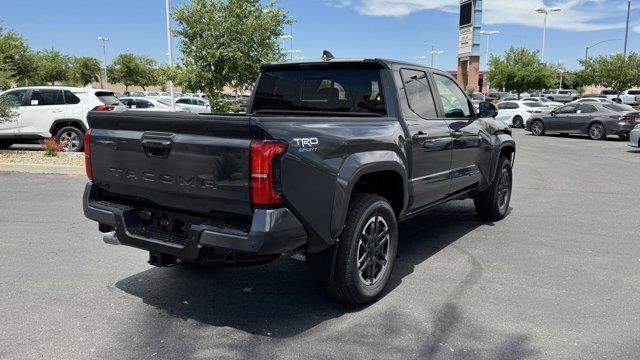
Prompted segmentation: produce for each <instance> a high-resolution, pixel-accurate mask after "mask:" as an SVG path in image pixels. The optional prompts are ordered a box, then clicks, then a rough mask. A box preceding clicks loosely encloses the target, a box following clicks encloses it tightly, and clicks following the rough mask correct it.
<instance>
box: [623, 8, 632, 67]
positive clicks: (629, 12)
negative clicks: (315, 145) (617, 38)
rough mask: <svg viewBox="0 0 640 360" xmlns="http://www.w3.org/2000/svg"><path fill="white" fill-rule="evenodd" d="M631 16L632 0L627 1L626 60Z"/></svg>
mask: <svg viewBox="0 0 640 360" xmlns="http://www.w3.org/2000/svg"><path fill="white" fill-rule="evenodd" d="M630 14H631V0H629V1H627V27H626V28H625V32H624V58H625V59H626V58H627V40H628V39H629V16H630Z"/></svg>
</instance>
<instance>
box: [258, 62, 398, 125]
mask: <svg viewBox="0 0 640 360" xmlns="http://www.w3.org/2000/svg"><path fill="white" fill-rule="evenodd" d="M265 110H266V111H269V112H271V111H273V112H277V111H283V112H286V111H293V112H295V111H300V112H308V113H313V112H332V113H346V114H348V113H364V114H366V113H370V114H377V115H386V114H387V110H386V107H385V101H384V94H383V91H382V82H381V80H380V69H376V68H371V69H370V68H363V69H358V68H355V69H354V68H345V69H340V68H310V69H300V68H296V69H279V70H275V69H274V70H272V71H266V72H264V73H263V74H262V76H261V78H260V82H259V84H258V87H257V90H256V97H255V101H254V104H253V112H254V113H259V112H260V111H265Z"/></svg>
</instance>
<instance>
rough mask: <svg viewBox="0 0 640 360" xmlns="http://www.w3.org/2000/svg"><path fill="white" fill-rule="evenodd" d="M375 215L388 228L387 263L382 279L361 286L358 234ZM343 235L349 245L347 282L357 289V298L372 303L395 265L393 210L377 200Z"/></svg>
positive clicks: (395, 227)
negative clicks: (385, 223)
mask: <svg viewBox="0 0 640 360" xmlns="http://www.w3.org/2000/svg"><path fill="white" fill-rule="evenodd" d="M375 214H378V215H379V216H382V217H383V218H384V220H385V221H386V222H387V226H388V227H389V253H388V256H387V261H388V263H387V268H386V270H385V273H384V275H383V276H382V278H380V279H379V280H378V281H377V282H376V283H375V284H373V285H371V286H367V285H365V284H363V283H362V281H360V278H359V277H358V269H357V267H358V259H357V256H358V244H359V239H360V234H361V232H362V230H363V227H364V225H365V224H366V222H367V221H368V220H369V219H370V218H371V217H372V216H374V215H375ZM345 235H346V236H347V238H348V241H347V242H348V245H349V249H348V253H349V261H348V265H347V269H345V270H346V273H347V274H351V276H349V277H350V279H349V280H348V281H349V282H351V284H350V285H351V286H353V288H354V289H357V292H358V294H357V296H358V298H360V300H361V301H362V302H363V303H364V302H369V301H372V300H374V299H376V298H377V297H379V296H380V295H381V293H382V292H383V290H384V288H385V286H386V285H387V283H388V282H389V278H390V276H391V273H392V270H393V267H394V265H395V258H396V254H397V249H398V225H397V222H396V218H395V214H394V213H393V209H392V208H391V206H390V205H389V203H388V202H386V201H384V200H377V201H375V202H373V203H372V204H370V205H369V206H367V207H366V209H365V210H364V211H363V212H362V214H361V215H360V216H359V219H358V221H357V223H356V224H355V226H349V228H348V229H347V231H346V233H345Z"/></svg>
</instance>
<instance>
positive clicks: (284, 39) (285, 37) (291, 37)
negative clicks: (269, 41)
mask: <svg viewBox="0 0 640 360" xmlns="http://www.w3.org/2000/svg"><path fill="white" fill-rule="evenodd" d="M280 39H281V40H282V50H284V48H285V47H286V46H285V42H286V40H290V41H291V42H292V44H293V35H282V36H280ZM291 49H293V45H291Z"/></svg>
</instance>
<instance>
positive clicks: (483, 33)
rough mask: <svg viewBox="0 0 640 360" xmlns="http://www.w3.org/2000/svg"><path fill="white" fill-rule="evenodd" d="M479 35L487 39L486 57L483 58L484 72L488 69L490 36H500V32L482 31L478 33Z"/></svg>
mask: <svg viewBox="0 0 640 360" xmlns="http://www.w3.org/2000/svg"><path fill="white" fill-rule="evenodd" d="M480 34H482V35H484V36H486V37H487V56H486V58H485V65H484V66H485V70H486V69H489V55H490V54H489V39H490V38H491V35H497V34H500V31H498V30H482V31H480Z"/></svg>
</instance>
